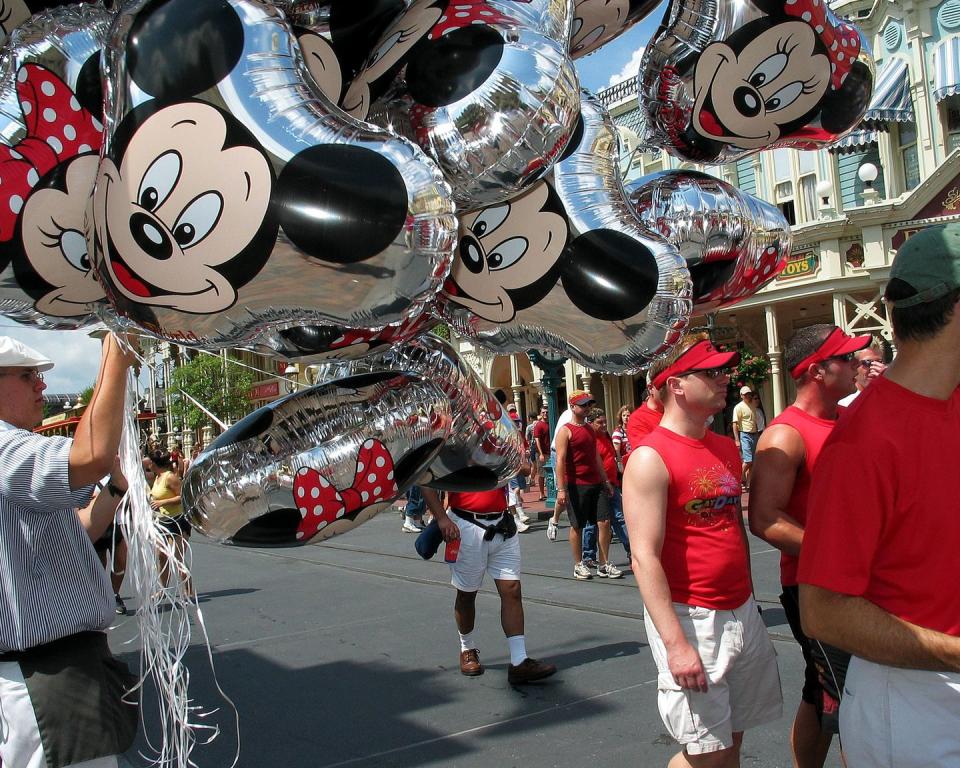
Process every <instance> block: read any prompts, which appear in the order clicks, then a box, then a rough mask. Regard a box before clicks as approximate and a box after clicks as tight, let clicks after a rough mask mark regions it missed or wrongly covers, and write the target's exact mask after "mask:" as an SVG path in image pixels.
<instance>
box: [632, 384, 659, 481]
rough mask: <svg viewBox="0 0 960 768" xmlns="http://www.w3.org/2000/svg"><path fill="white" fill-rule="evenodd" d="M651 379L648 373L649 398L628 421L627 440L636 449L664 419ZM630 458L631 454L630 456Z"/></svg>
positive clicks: (634, 411) (657, 393)
mask: <svg viewBox="0 0 960 768" xmlns="http://www.w3.org/2000/svg"><path fill="white" fill-rule="evenodd" d="M651 381H652V379H651V377H650V374H649V372H648V373H647V397H646V399H644V401H643V402H642V403H640V406H639V407H637V408H634V409H633V412H632V413H631V414H630V418H629V419H627V440H629V441H630V446H631V447H632V448H636V447H637V446H638V445H640V443H642V442H643V439H644V438H645V437H646V436H647V435H649V434H650V433H651V432H653V430H655V429H656V428H657V426H658V425H659V424H660V419H662V418H663V403H661V402H660V393H659V391H658V390H657V389H656V387H654V386H652V385H651ZM628 458H629V454H628ZM623 465H624V467H626V465H627V459H626V458H625V459H624V461H623Z"/></svg>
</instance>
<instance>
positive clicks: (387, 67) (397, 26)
mask: <svg viewBox="0 0 960 768" xmlns="http://www.w3.org/2000/svg"><path fill="white" fill-rule="evenodd" d="M446 7H447V2H446V0H415V2H414V3H413V5H411V6H410V8H409V9H408V10H407V11H406V12H405V13H403V14H401V15H400V16H399V17H398V18H397V19H396V20H395V21H394V22H393V24H391V25H390V26H389V27H388V28H387V30H386V32H384V33H383V36H382V37H381V38H380V42H379V43H377V46H376V48H375V49H374V50H373V53H372V54H371V56H370V58H369V59H367V63H366V66H365V67H364V68H363V69H362V70H361V72H360V73H359V74H358V75H357V77H356V78H355V79H354V80H353V82H352V83H350V87H349V88H348V89H347V93H346V95H344V97H343V104H342V107H343V109H344V111H345V112H347V113H349V114H351V115H353V116H354V117H357V118H360V119H361V120H362V119H363V118H365V117H366V116H367V113H368V112H369V111H370V104H371V103H372V102H373V100H374V99H376V98H377V97H378V96H379V95H380V92H382V90H383V88H384V87H385V85H386V83H385V82H380V81H381V80H382V79H383V80H387V81H388V80H392V70H393V69H394V68H395V67H396V66H397V65H398V64H400V62H401V60H402V59H403V57H404V56H406V55H407V54H408V53H410V51H411V50H413V47H414V46H415V45H416V44H417V43H418V42H420V40H422V39H423V38H424V37H425V36H426V34H427V33H428V32H429V31H430V30H431V29H432V28H433V25H434V24H436V23H437V22H438V21H440V18H441V16H443V13H444V11H445V10H446ZM375 84H379V85H380V86H381V87H379V88H375V87H374V85H375Z"/></svg>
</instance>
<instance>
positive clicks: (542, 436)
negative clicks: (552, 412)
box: [533, 420, 550, 456]
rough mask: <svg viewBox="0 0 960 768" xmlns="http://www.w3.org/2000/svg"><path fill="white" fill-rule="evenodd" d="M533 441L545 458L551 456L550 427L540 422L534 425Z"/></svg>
mask: <svg viewBox="0 0 960 768" xmlns="http://www.w3.org/2000/svg"><path fill="white" fill-rule="evenodd" d="M533 439H534V442H536V444H537V446H538V447H539V450H540V453H542V454H543V455H544V456H549V455H550V427H549V426H548V425H547V422H545V421H543V420H540V421H538V422H537V423H536V424H534V425H533Z"/></svg>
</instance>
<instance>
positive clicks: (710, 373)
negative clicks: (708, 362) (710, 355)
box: [677, 368, 733, 379]
mask: <svg viewBox="0 0 960 768" xmlns="http://www.w3.org/2000/svg"><path fill="white" fill-rule="evenodd" d="M695 373H702V374H703V375H704V376H706V377H707V378H708V379H719V378H720V377H721V376H732V375H733V369H732V368H704V369H703V370H702V371H685V372H684V373H678V374H677V377H678V378H679V377H680V376H692V375H693V374H695Z"/></svg>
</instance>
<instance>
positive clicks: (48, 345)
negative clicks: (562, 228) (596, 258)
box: [0, 5, 664, 394]
mask: <svg viewBox="0 0 960 768" xmlns="http://www.w3.org/2000/svg"><path fill="white" fill-rule="evenodd" d="M663 7H664V6H663V5H661V6H659V7H657V8H655V9H654V10H653V11H652V12H651V13H650V15H648V16H647V17H646V18H645V19H643V20H642V21H641V22H640V23H638V24H636V25H635V26H634V27H633V28H632V29H630V30H629V31H627V32H626V33H625V34H623V35H621V36H620V37H619V38H617V39H616V40H613V41H612V42H610V43H607V44H606V45H604V46H603V47H602V48H600V49H599V50H598V51H596V52H594V53H592V54H591V55H589V56H586V57H584V58H582V59H579V60H577V62H576V66H577V71H578V72H579V74H580V80H581V83H582V85H583V86H584V87H585V88H587V89H588V90H590V91H593V92H594V93H595V92H597V91H601V90H603V89H604V88H607V87H609V86H611V85H614V84H615V83H618V82H620V81H621V80H626V79H631V78H634V77H636V75H637V71H638V70H639V69H640V59H641V57H642V56H643V50H644V48H645V46H646V44H647V41H648V40H649V39H650V37H651V36H652V35H653V33H654V32H655V31H656V28H657V25H658V24H659V22H660V17H661V16H662V15H663ZM88 333H89V331H87V330H80V331H41V330H37V329H34V328H27V327H25V326H21V325H17V324H16V323H15V322H13V321H11V320H6V319H5V318H3V317H2V316H0V335H8V336H12V337H14V338H15V339H18V340H20V341H22V342H23V343H24V344H27V345H28V346H31V347H33V348H34V349H36V350H37V351H39V352H43V353H44V354H45V355H47V356H48V357H49V358H50V359H52V360H53V361H54V362H55V363H56V365H55V367H54V368H53V370H51V371H50V372H49V373H47V374H45V376H46V381H47V392H48V393H50V394H74V393H77V392H80V391H81V390H83V389H85V388H86V387H88V386H90V385H91V384H93V381H94V379H95V378H96V376H97V370H98V368H99V364H100V342H99V341H98V340H96V339H92V338H90V337H89V336H88Z"/></svg>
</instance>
